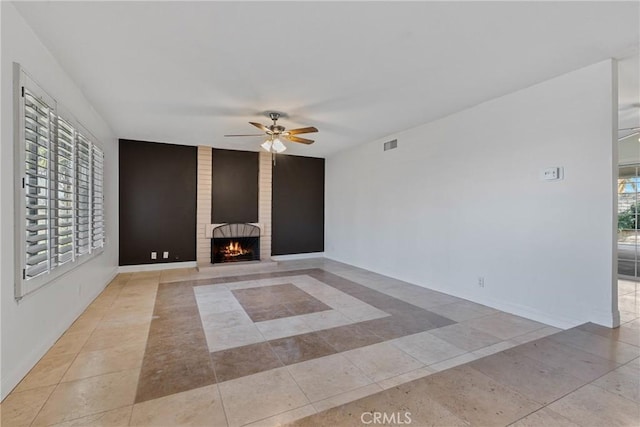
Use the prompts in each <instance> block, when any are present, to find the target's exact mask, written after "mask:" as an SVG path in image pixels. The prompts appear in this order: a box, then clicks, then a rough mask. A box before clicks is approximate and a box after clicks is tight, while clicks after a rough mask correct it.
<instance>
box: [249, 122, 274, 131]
mask: <svg viewBox="0 0 640 427" xmlns="http://www.w3.org/2000/svg"><path fill="white" fill-rule="evenodd" d="M249 124H252V125H254V126H255V127H257V128H258V129H260V130H263V131H265V132H271V129H269V128H268V127H266V126H265V125H263V124H260V123H255V122H249Z"/></svg>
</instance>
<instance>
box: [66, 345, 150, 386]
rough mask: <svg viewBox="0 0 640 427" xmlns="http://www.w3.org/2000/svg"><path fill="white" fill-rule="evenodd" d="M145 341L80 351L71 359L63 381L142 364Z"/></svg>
mask: <svg viewBox="0 0 640 427" xmlns="http://www.w3.org/2000/svg"><path fill="white" fill-rule="evenodd" d="M145 346H146V341H144V340H140V341H137V342H133V343H127V344H124V345H119V346H116V347H110V348H107V349H104V350H96V351H88V352H81V353H79V354H78V356H77V357H76V359H75V360H74V361H73V363H72V364H71V366H70V367H69V369H68V370H67V373H66V374H65V375H64V377H63V378H62V381H63V382H67V381H74V380H79V379H81V378H87V377H93V376H96V375H103V374H107V373H110V372H118V371H124V370H127V369H135V368H139V367H140V366H142V358H143V356H144V351H145Z"/></svg>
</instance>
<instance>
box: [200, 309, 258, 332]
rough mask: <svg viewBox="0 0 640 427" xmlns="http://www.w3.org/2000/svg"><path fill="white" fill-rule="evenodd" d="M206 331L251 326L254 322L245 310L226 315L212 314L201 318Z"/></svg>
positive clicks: (225, 313) (226, 313)
mask: <svg viewBox="0 0 640 427" xmlns="http://www.w3.org/2000/svg"><path fill="white" fill-rule="evenodd" d="M200 318H201V320H202V328H203V329H204V330H205V331H208V330H212V329H219V328H233V327H235V326H242V325H250V324H252V323H253V322H252V321H251V318H250V317H249V315H248V314H247V313H246V312H245V311H244V310H233V311H227V312H224V313H210V314H206V315H201V316H200Z"/></svg>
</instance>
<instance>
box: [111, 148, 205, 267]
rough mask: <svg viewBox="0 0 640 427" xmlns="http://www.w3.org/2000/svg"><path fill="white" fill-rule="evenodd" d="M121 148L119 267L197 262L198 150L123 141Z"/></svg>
mask: <svg viewBox="0 0 640 427" xmlns="http://www.w3.org/2000/svg"><path fill="white" fill-rule="evenodd" d="M119 149H120V153H119V179H120V184H119V188H120V213H119V220H120V260H119V263H120V265H136V264H153V263H163V262H183V261H195V259H196V192H197V170H198V149H197V147H191V146H184V145H173V144H160V143H154V142H144V141H132V140H125V139H121V140H120V146H119ZM165 251H168V252H169V258H168V259H163V257H162V253H163V252H165ZM151 252H157V253H158V258H157V259H156V260H152V259H151Z"/></svg>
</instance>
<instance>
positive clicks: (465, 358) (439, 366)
mask: <svg viewBox="0 0 640 427" xmlns="http://www.w3.org/2000/svg"><path fill="white" fill-rule="evenodd" d="M479 358H480V356H478V355H476V354H473V353H465V354H461V355H460V356H456V357H452V358H451V359H447V360H443V361H442V362H438V363H434V364H433V365H429V369H431V370H433V371H434V372H440V371H446V370H447V369H451V368H454V367H456V366H460V365H464V364H465V363H469V362H473V361H474V360H477V359H479Z"/></svg>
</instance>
